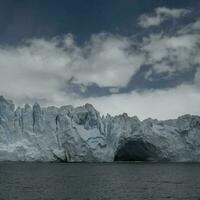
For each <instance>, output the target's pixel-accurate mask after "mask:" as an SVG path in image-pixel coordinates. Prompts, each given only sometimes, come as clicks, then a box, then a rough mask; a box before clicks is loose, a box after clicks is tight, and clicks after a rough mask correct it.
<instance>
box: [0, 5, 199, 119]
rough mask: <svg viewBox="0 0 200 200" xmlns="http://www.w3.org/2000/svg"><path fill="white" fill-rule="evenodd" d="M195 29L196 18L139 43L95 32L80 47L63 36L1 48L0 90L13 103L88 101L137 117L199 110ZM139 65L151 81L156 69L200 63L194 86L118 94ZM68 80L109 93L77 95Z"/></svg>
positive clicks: (176, 70) (179, 69)
mask: <svg viewBox="0 0 200 200" xmlns="http://www.w3.org/2000/svg"><path fill="white" fill-rule="evenodd" d="M175 10H176V9H175ZM168 11H169V10H166V9H164V10H163V8H162V9H161V8H160V9H159V10H157V13H158V14H159V15H161V13H163V14H162V15H171V16H173V17H175V16H176V17H177V16H178V14H175V13H177V12H175V11H174V10H173V12H171V10H170V12H171V14H169V13H168V14H167V12H168ZM164 13H165V14H164ZM179 15H180V13H179ZM176 17H175V18H176ZM199 27H200V26H199V21H196V22H194V23H191V24H189V25H187V26H184V27H182V28H180V29H179V30H178V31H177V32H174V34H173V35H172V34H171V35H169V34H167V33H165V34H163V33H157V34H150V35H148V36H146V37H145V38H143V40H142V42H140V43H137V42H134V41H132V40H131V39H129V38H127V37H122V36H116V35H110V34H97V35H93V37H92V38H91V39H90V41H88V42H87V43H86V44H85V45H84V46H82V47H81V46H79V45H77V44H76V42H75V41H74V39H73V36H72V35H67V36H66V37H64V38H63V39H59V38H53V39H51V40H45V39H32V40H29V41H27V43H26V44H23V45H21V46H17V47H9V46H7V47H2V46H1V47H0V93H1V94H3V95H5V96H6V97H8V98H11V99H13V100H14V101H15V102H16V103H17V104H24V103H26V102H27V101H28V100H30V101H35V100H37V101H39V102H40V103H41V102H42V103H43V105H45V104H48V105H51V104H52V105H63V104H73V105H76V106H78V105H80V104H83V103H87V102H89V103H92V104H94V106H95V107H96V108H97V109H98V110H100V111H101V113H104V114H105V113H107V112H108V113H111V114H113V115H114V114H120V113H123V112H127V113H128V114H129V115H138V116H139V118H140V119H144V118H147V117H152V118H158V119H168V118H175V117H177V116H179V115H182V114H186V113H190V114H200V106H199V104H200V103H199V102H200V90H199V87H200V59H199V54H200V45H199V44H200V36H199V31H200V28H199ZM142 64H148V65H151V66H152V67H151V68H150V70H149V71H147V73H146V74H145V77H146V78H147V79H149V80H152V81H153V79H152V75H153V74H154V73H156V74H160V73H164V72H165V73H168V74H169V75H173V74H175V73H182V72H186V71H187V70H188V71H189V70H191V69H192V68H193V67H194V65H197V66H199V67H198V68H197V73H196V75H195V79H194V84H193V85H185V84H182V85H180V86H177V87H175V88H170V89H167V90H166V89H160V90H145V91H142V92H138V91H133V92H131V93H127V94H119V93H118V92H119V91H120V88H122V87H126V85H127V84H128V82H129V81H130V79H131V77H132V76H133V75H135V74H136V73H137V72H138V70H139V69H140V67H141V66H142ZM69 81H70V82H72V83H75V84H78V85H79V86H80V90H81V91H82V92H83V93H84V92H85V91H86V90H87V86H88V85H90V84H92V83H95V84H97V85H98V86H99V87H108V88H109V90H110V92H111V93H113V94H111V95H109V96H104V97H96V98H81V97H80V96H78V95H77V94H76V93H75V92H73V91H68V90H67V87H66V86H67V84H68V82H69ZM97 92H98V91H97ZM116 93H117V94H116Z"/></svg>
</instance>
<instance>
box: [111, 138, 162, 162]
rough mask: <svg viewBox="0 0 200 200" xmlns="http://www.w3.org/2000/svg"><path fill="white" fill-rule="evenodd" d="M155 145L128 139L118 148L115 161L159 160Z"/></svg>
mask: <svg viewBox="0 0 200 200" xmlns="http://www.w3.org/2000/svg"><path fill="white" fill-rule="evenodd" d="M158 157H159V155H158V150H157V148H156V146H155V145H153V144H151V143H149V142H145V141H127V142H126V143H124V144H123V145H121V146H120V148H118V150H117V152H116V153H115V157H114V161H157V160H159V158H158Z"/></svg>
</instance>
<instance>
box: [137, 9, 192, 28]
mask: <svg viewBox="0 0 200 200" xmlns="http://www.w3.org/2000/svg"><path fill="white" fill-rule="evenodd" d="M154 12H155V14H154V15H148V14H143V15H141V16H140V17H139V25H140V26H141V27H143V28H148V27H150V26H159V25H160V24H161V23H163V22H164V21H167V20H169V19H178V18H180V17H182V16H185V15H187V14H188V13H189V12H190V11H189V10H187V9H175V8H173V9H170V8H166V7H159V8H156V9H155V10H154Z"/></svg>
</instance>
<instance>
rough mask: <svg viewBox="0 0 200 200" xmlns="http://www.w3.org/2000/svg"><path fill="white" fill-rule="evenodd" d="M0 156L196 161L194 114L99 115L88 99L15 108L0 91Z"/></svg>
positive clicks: (199, 140)
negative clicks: (153, 116) (167, 117)
mask: <svg viewBox="0 0 200 200" xmlns="http://www.w3.org/2000/svg"><path fill="white" fill-rule="evenodd" d="M0 161H63V162H113V161H178V162H179V161H180V162H182V161H183V162H186V161H200V117H199V116H192V115H184V116H181V117H179V118H177V119H173V120H165V121H159V120H156V119H151V118H149V119H146V120H143V121H140V120H139V119H138V118H137V117H136V116H134V117H129V116H128V115H127V114H125V113H124V114H122V115H118V116H110V115H109V114H108V115H107V116H106V117H104V116H103V117H101V115H100V113H99V112H98V111H97V110H96V109H95V108H94V107H93V106H92V105H90V104H85V105H84V106H80V107H76V108H74V107H73V106H71V105H68V106H62V107H59V108H58V107H54V106H51V107H41V106H40V105H39V104H37V103H35V104H34V105H33V106H30V105H28V104H26V105H25V106H24V107H17V108H15V105H14V103H13V102H12V101H11V100H7V99H5V98H4V97H3V96H0Z"/></svg>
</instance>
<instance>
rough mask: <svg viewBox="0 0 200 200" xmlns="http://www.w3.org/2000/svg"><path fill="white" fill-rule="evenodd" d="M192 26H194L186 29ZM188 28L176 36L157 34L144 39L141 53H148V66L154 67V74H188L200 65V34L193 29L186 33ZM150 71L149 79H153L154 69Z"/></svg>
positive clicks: (178, 32)
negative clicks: (188, 71) (187, 72)
mask: <svg viewBox="0 0 200 200" xmlns="http://www.w3.org/2000/svg"><path fill="white" fill-rule="evenodd" d="M195 24H196V22H195ZM192 26H194V24H191V25H190V26H186V27H188V28H189V27H192ZM186 27H183V28H181V29H179V31H177V32H174V35H168V34H163V33H157V34H150V35H149V36H148V37H147V38H144V39H143V43H142V45H141V51H142V52H145V53H146V57H147V59H146V64H150V65H152V66H153V67H152V68H153V70H154V73H156V74H160V73H168V74H169V76H170V75H173V74H175V73H181V72H186V71H187V70H191V69H192V68H194V67H195V65H199V64H200V59H199V54H200V45H199V44H200V35H199V32H196V31H195V32H193V31H191V29H188V31H186ZM150 71H151V73H150V72H148V76H146V77H147V78H151V76H150V75H152V69H150Z"/></svg>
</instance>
